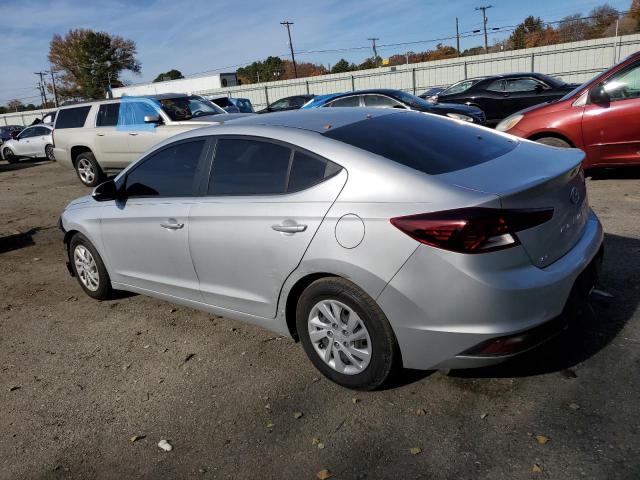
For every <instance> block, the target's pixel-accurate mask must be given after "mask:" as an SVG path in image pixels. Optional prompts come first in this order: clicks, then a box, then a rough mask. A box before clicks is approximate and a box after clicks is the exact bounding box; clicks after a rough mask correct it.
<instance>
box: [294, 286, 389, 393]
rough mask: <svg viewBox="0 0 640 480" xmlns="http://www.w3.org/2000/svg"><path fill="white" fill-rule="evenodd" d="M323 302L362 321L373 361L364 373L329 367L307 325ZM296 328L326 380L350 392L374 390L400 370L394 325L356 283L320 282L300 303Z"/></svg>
mask: <svg viewBox="0 0 640 480" xmlns="http://www.w3.org/2000/svg"><path fill="white" fill-rule="evenodd" d="M322 300H337V301H338V302H341V303H342V304H344V305H346V306H347V307H349V308H350V309H352V310H353V311H354V312H355V313H356V314H357V315H358V316H359V317H360V319H361V321H362V323H363V324H364V326H365V327H366V329H367V331H368V333H369V337H370V339H371V359H370V361H369V364H368V365H367V366H366V368H364V370H363V371H362V372H360V373H356V374H351V375H348V374H344V373H340V372H338V371H336V370H334V369H333V368H332V367H331V366H329V365H328V364H327V363H325V362H324V361H323V360H322V359H321V358H320V355H319V354H318V352H316V350H315V348H314V346H313V344H312V342H311V339H310V337H309V327H308V325H307V321H308V318H309V315H310V314H311V311H312V309H313V307H314V306H315V305H316V304H317V303H318V302H320V301H322ZM296 326H297V331H298V335H299V337H300V341H301V343H302V346H303V348H304V350H305V353H306V354H307V356H308V357H309V359H310V360H311V362H312V363H313V364H314V365H315V367H316V368H317V369H318V370H320V372H322V374H323V375H324V376H326V377H327V378H329V379H330V380H332V381H334V382H336V383H337V384H339V385H342V386H344V387H347V388H352V389H356V390H374V389H376V388H378V387H380V386H381V385H383V384H384V383H385V381H386V380H387V379H388V378H389V377H390V376H391V374H392V372H394V371H395V370H396V369H397V368H399V366H400V363H401V361H400V349H399V347H398V342H397V341H396V337H395V335H394V333H393V330H392V328H391V325H390V324H389V321H388V320H387V318H386V316H385V315H384V313H383V312H382V310H381V309H380V307H379V306H378V304H377V303H376V302H375V300H373V299H372V298H371V297H370V296H369V295H367V294H366V293H365V292H364V291H363V290H362V289H360V288H359V287H358V286H356V285H355V284H353V283H352V282H350V281H348V280H345V279H343V278H339V277H329V278H323V279H320V280H316V281H315V282H313V283H312V284H311V285H309V286H308V287H307V288H306V289H305V290H304V292H302V295H301V296H300V298H299V300H298V305H297V308H296Z"/></svg>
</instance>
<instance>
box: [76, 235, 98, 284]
mask: <svg viewBox="0 0 640 480" xmlns="http://www.w3.org/2000/svg"><path fill="white" fill-rule="evenodd" d="M73 262H74V264H75V266H76V272H77V274H78V278H80V281H81V282H82V284H83V285H84V286H85V287H87V289H89V290H91V291H92V292H95V291H96V290H98V287H99V286H100V273H99V272H98V265H97V264H96V261H95V260H94V258H93V255H91V252H90V251H89V249H88V248H87V247H85V246H84V245H78V246H77V247H76V248H75V250H74V251H73Z"/></svg>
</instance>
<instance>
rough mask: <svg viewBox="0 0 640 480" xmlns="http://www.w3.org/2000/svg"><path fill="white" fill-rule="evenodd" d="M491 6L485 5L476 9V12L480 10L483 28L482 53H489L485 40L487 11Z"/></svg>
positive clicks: (487, 43)
mask: <svg viewBox="0 0 640 480" xmlns="http://www.w3.org/2000/svg"><path fill="white" fill-rule="evenodd" d="M491 7H493V5H485V6H482V7H476V10H482V25H483V26H484V53H489V42H488V40H487V10H488V9H490V8H491Z"/></svg>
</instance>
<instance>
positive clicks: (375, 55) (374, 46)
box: [367, 37, 380, 67]
mask: <svg viewBox="0 0 640 480" xmlns="http://www.w3.org/2000/svg"><path fill="white" fill-rule="evenodd" d="M367 40H371V49H372V50H373V61H374V62H375V63H376V67H377V66H378V49H377V48H376V40H380V39H379V38H377V37H376V38H367Z"/></svg>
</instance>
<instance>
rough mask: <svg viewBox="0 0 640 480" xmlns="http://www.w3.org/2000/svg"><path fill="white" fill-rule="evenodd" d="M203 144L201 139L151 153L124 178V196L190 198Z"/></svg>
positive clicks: (204, 141) (193, 189)
mask: <svg viewBox="0 0 640 480" xmlns="http://www.w3.org/2000/svg"><path fill="white" fill-rule="evenodd" d="M205 143H206V140H204V139H203V140H195V141H192V142H182V143H176V144H173V145H170V146H168V147H166V148H163V149H162V150H160V151H159V152H156V153H153V154H152V155H151V156H149V157H148V158H147V159H146V160H144V161H143V162H142V163H141V164H140V165H138V166H136V167H135V168H134V169H133V170H132V171H131V172H130V173H129V174H128V175H127V178H126V187H125V188H126V193H127V197H183V196H190V195H193V194H194V191H195V184H196V183H197V180H198V179H197V176H196V171H197V169H198V164H199V162H200V157H201V155H202V150H203V148H204V145H205Z"/></svg>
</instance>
